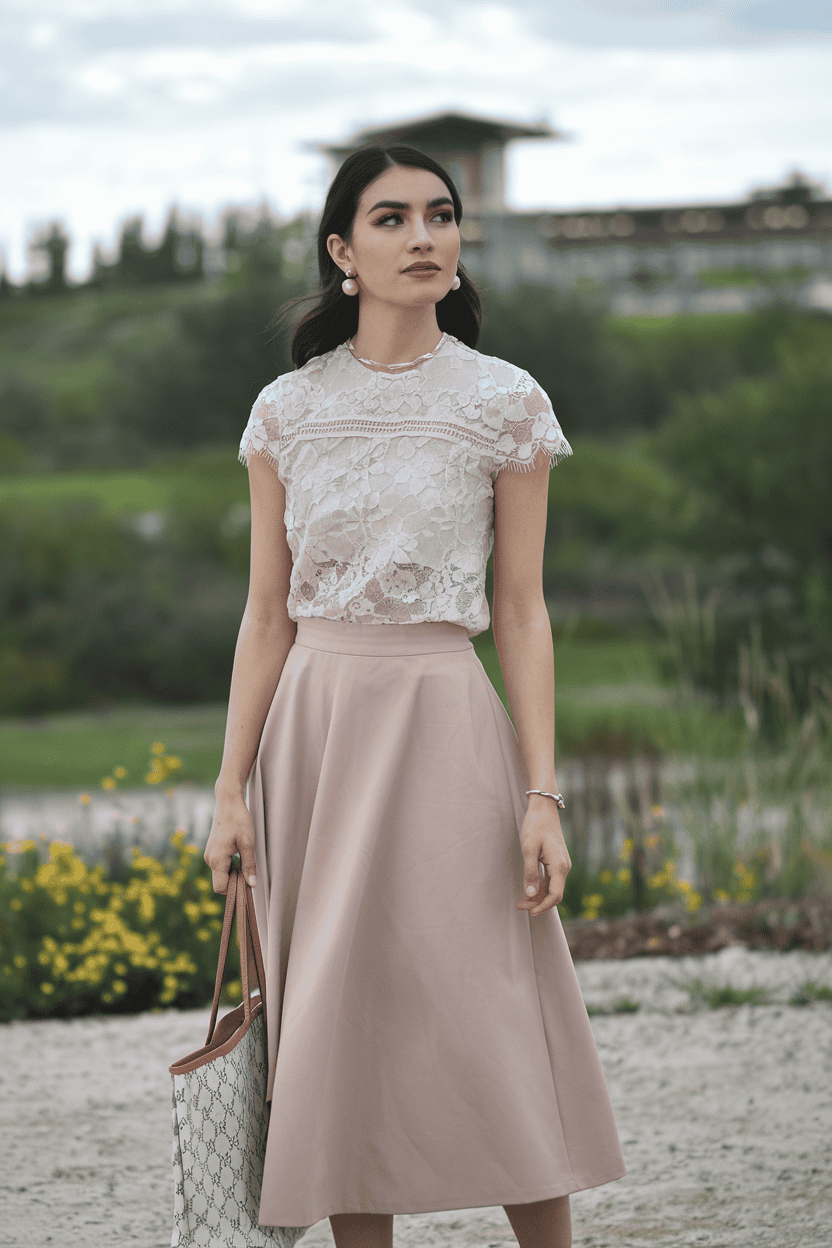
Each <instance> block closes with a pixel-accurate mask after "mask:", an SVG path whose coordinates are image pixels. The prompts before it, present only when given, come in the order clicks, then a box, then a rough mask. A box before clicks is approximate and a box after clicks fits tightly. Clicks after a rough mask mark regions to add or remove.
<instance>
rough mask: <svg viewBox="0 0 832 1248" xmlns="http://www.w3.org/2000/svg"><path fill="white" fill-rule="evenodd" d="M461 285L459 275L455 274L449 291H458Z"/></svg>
mask: <svg viewBox="0 0 832 1248" xmlns="http://www.w3.org/2000/svg"><path fill="white" fill-rule="evenodd" d="M461 285H462V282H461V281H460V280H459V274H458V273H457V275H456V276H455V277H454V280H453V281H452V282H451V290H459V288H460V286H461Z"/></svg>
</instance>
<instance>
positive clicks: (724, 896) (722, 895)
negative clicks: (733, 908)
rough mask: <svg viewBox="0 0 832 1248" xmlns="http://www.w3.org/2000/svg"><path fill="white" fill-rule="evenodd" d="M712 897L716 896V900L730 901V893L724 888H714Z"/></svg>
mask: <svg viewBox="0 0 832 1248" xmlns="http://www.w3.org/2000/svg"><path fill="white" fill-rule="evenodd" d="M714 897H715V898H716V900H717V901H730V900H731V894H730V893H726V891H725V889H724V888H715V889H714Z"/></svg>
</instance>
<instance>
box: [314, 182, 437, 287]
mask: <svg viewBox="0 0 832 1248" xmlns="http://www.w3.org/2000/svg"><path fill="white" fill-rule="evenodd" d="M327 246H328V248H329V254H330V255H331V256H332V258H333V260H334V261H335V263H336V264H337V265H338V266H339V267H340V268H342V269H347V268H351V269H352V270H353V272H354V273H356V274H357V275H358V276H357V279H356V280H357V282H358V289H359V295H358V298H367V297H370V298H373V299H378V300H380V301H382V302H384V303H393V304H398V305H400V306H401V305H404V306H406V307H415V306H418V305H419V304H426V303H434V304H435V303H438V301H439V300H440V299H444V297H445V295H446V294H447V293H448V291H449V290H450V288H451V282H452V281H453V279H454V277H455V276H456V270H457V264H458V263H459V229H458V228H457V224H456V221H455V220H454V205H453V200H452V199H451V196H450V192H449V191H448V188H447V186H446V185H445V183H444V182H443V181H442V179H441V178H438V177H437V176H436V174H434V173H430V172H429V171H428V170H427V169H412V168H410V167H408V166H402V165H396V166H394V167H393V168H392V169H388V170H387V172H386V173H383V174H382V175H381V177H379V178H377V179H376V180H375V182H371V183H370V185H369V186H368V187H367V188H366V189H365V190H364V193H363V194H362V196H361V198H360V200H359V201H358V208H357V210H356V214H355V221H354V222H353V227H352V237H351V239H350V241H349V242H348V243H347V242H345V241H344V240H343V239H341V238H340V237H339V236H338V235H337V234H330V236H329V238H328V240H327ZM414 266H415V267H414Z"/></svg>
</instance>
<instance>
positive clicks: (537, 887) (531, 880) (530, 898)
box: [518, 866, 545, 910]
mask: <svg viewBox="0 0 832 1248" xmlns="http://www.w3.org/2000/svg"><path fill="white" fill-rule="evenodd" d="M523 884H524V890H525V889H528V887H533V889H534V894H528V895H526V896H524V897H523V900H521V901H518V909H519V910H530V909H531V906H534V905H536V902H538V901H539V900H540V897H541V880H540V867H539V866H538V867H536V869H535V871H534V874H533V872H530V871H529V870H528V869H526V870H524V872H523ZM544 891H545V890H544Z"/></svg>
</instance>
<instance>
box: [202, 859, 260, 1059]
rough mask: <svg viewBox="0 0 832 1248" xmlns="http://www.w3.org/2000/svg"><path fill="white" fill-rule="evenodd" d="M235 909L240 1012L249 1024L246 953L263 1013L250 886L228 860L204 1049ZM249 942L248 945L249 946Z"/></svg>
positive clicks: (214, 1019) (216, 1008) (210, 1031)
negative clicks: (241, 996) (228, 865)
mask: <svg viewBox="0 0 832 1248" xmlns="http://www.w3.org/2000/svg"><path fill="white" fill-rule="evenodd" d="M235 910H236V913H237V945H238V948H239V951H240V978H241V980H242V985H243V1012H244V1014H245V1018H246V1022H249V1023H250V1022H251V996H250V992H251V989H250V987H249V978H248V965H249V954H250V952H251V953H252V954H253V956H254V966H255V971H256V973H257V986H258V988H259V990H260V1000H261V1001H262V1003H263V1012H264V1014H265V1010H266V989H265V984H266V975H265V971H264V968H263V954H262V951H261V948H260V937H259V933H258V931H257V919H256V917H255V913H254V897H253V896H252V892H251V887H250V886H249V884H248V882H247V881H246V880H245V879H244V878H243V876H242V874H241V872H240V869H239V867H237V866H236V864H235V863H234V862H233V860H232V864H231V869H230V872H229V876H228V890H227V892H226V895H225V914H224V915H223V922H222V935H221V937H220V951H219V957H218V959H217V977H216V980H215V981H214V1000H213V1002H212V1005H211V1021H210V1023H209V1024H208V1038H207V1040H206V1041H205V1044H206V1047H207V1046H208V1045H209V1044H210V1043H211V1037H212V1036H213V1034H214V1028H215V1027H216V1024H217V1014H218V1012H219V1005H220V994H221V992H222V979H223V975H224V974H225V964H226V961H227V959H228V946H229V945H230V943H231V924H232V921H233V919H234V912H235ZM249 942H251V944H250V945H249Z"/></svg>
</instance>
